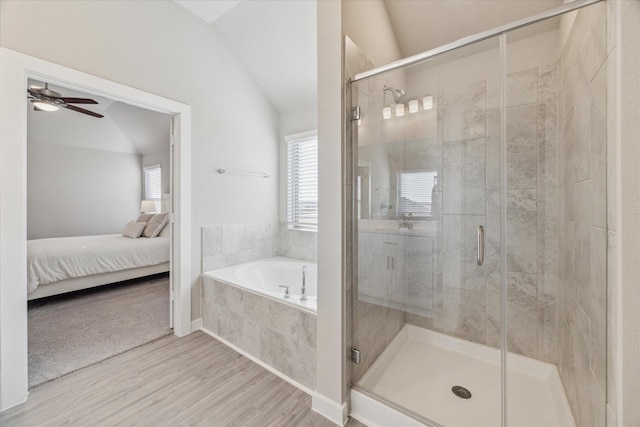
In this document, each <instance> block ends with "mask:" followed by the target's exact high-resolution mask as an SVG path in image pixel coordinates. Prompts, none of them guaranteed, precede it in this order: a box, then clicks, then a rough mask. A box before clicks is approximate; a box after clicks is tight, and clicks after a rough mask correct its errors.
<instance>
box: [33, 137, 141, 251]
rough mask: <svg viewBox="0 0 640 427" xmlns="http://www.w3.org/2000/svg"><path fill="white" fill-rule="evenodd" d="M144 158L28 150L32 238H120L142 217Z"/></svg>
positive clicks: (69, 149) (50, 147) (40, 147)
mask: <svg viewBox="0 0 640 427" xmlns="http://www.w3.org/2000/svg"><path fill="white" fill-rule="evenodd" d="M140 167H141V165H140V156H139V155H137V154H128V153H114V152H109V151H101V150H94V149H91V148H82V147H74V146H68V145H58V144H42V143H35V142H28V144H27V238H28V239H43V238H47V237H65V236H82V235H95V234H116V233H120V232H122V229H123V228H124V226H125V225H126V224H127V223H128V222H129V221H131V220H135V219H136V218H137V216H138V215H139V214H140V212H139V211H140V200H141V190H140V181H141V178H140V173H141V169H140Z"/></svg>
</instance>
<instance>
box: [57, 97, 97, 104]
mask: <svg viewBox="0 0 640 427" xmlns="http://www.w3.org/2000/svg"><path fill="white" fill-rule="evenodd" d="M57 99H59V100H60V101H62V102H64V103H65V104H97V103H98V101H96V100H95V99H90V98H57Z"/></svg>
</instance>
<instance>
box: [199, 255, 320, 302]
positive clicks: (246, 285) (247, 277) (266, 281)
mask: <svg viewBox="0 0 640 427" xmlns="http://www.w3.org/2000/svg"><path fill="white" fill-rule="evenodd" d="M304 266H306V273H305V283H306V289H307V300H306V301H300V292H301V289H302V269H303V267H304ZM317 271H318V270H317V267H316V263H314V262H309V261H302V260H298V259H293V258H286V257H273V258H267V259H262V260H259V261H253V262H249V263H246V264H240V265H234V266H232V267H226V268H221V269H219V270H212V271H205V272H204V273H203V274H204V275H205V276H207V277H211V278H212V279H214V280H217V281H220V282H224V283H226V284H229V285H231V286H237V287H240V288H243V289H245V290H248V291H250V292H254V293H257V294H261V295H265V296H267V297H269V298H272V299H276V300H279V301H282V302H284V303H286V304H290V305H293V306H295V307H298V308H301V309H303V310H306V311H310V312H313V313H315V312H316V311H317V307H318V294H317V283H318V281H317V277H318V276H317ZM280 285H285V286H289V292H290V296H289V298H285V297H284V295H285V290H284V288H280V287H279V286H280Z"/></svg>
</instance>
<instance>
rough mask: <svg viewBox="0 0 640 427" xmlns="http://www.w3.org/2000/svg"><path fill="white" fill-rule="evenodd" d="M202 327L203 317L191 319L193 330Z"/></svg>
mask: <svg viewBox="0 0 640 427" xmlns="http://www.w3.org/2000/svg"><path fill="white" fill-rule="evenodd" d="M200 329H202V317H200V318H198V319H196V320H192V321H191V332H194V331H199V330H200Z"/></svg>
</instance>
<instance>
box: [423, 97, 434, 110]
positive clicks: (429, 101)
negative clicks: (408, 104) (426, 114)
mask: <svg viewBox="0 0 640 427" xmlns="http://www.w3.org/2000/svg"><path fill="white" fill-rule="evenodd" d="M422 108H424V109H425V110H431V109H432V108H433V96H431V95H429V96H425V97H424V98H422Z"/></svg>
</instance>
